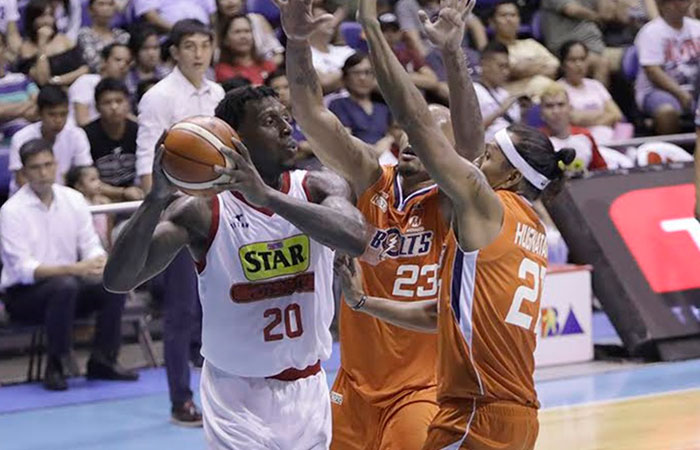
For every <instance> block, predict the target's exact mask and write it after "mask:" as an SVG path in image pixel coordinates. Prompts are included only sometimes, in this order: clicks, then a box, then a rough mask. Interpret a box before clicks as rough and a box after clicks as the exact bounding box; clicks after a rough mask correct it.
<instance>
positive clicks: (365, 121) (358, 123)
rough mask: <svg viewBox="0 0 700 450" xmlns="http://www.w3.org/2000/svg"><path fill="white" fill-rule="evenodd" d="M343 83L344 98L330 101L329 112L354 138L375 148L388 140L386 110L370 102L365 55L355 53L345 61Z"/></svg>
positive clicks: (372, 81) (371, 76)
mask: <svg viewBox="0 0 700 450" xmlns="http://www.w3.org/2000/svg"><path fill="white" fill-rule="evenodd" d="M343 83H344V84H345V89H346V90H347V94H339V96H338V98H334V99H333V100H331V101H330V103H329V104H328V109H329V110H331V111H332V112H333V113H334V114H335V115H336V116H338V118H339V119H340V121H341V122H342V123H343V125H345V127H346V128H348V129H349V130H350V132H351V133H352V135H353V136H355V137H356V138H358V139H360V140H362V141H364V142H367V143H368V144H373V145H374V144H377V142H378V141H379V140H380V139H382V138H384V137H386V136H387V133H388V131H389V125H390V124H391V122H392V118H391V113H390V112H389V107H388V106H386V105H385V104H384V103H378V102H375V101H373V100H372V91H373V90H374V85H375V79H374V70H372V64H370V62H369V58H367V55H365V54H363V53H354V54H353V55H352V56H350V57H349V58H348V59H347V61H345V65H343ZM387 148H388V146H387Z"/></svg>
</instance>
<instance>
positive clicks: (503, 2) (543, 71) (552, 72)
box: [489, 0, 559, 96]
mask: <svg viewBox="0 0 700 450" xmlns="http://www.w3.org/2000/svg"><path fill="white" fill-rule="evenodd" d="M489 23H490V24H491V26H492V27H493V29H494V32H495V36H494V39H495V40H496V41H497V42H500V43H501V44H503V45H505V46H506V47H507V48H508V62H509V66H510V77H509V79H508V84H507V86H506V89H507V90H508V91H510V92H528V93H530V94H533V95H536V96H539V94H540V93H541V92H542V90H544V89H546V87H547V86H549V84H550V83H551V80H552V79H554V77H556V75H557V70H558V69H559V60H558V59H557V57H556V56H554V55H553V54H552V53H550V51H549V50H547V48H546V47H545V46H544V45H542V44H540V43H539V42H537V41H536V40H534V39H518V30H519V29H520V12H519V10H518V4H517V2H516V0H500V1H499V2H498V3H496V6H495V7H494V8H493V11H492V13H491V18H490V19H489Z"/></svg>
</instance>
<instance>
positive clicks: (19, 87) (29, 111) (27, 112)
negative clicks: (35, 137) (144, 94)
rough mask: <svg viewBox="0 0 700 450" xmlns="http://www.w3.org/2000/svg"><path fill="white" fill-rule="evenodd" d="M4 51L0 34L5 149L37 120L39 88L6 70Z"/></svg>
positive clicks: (0, 103)
mask: <svg viewBox="0 0 700 450" xmlns="http://www.w3.org/2000/svg"><path fill="white" fill-rule="evenodd" d="M5 49H6V47H5V35H4V34H2V33H0V133H1V134H0V136H1V139H0V144H1V145H2V146H4V147H7V146H8V144H9V141H10V138H12V136H13V135H14V134H15V133H16V132H17V131H18V130H20V129H22V128H24V127H25V126H27V125H29V122H30V121H34V120H37V119H38V118H39V116H38V111H37V108H36V94H37V92H38V91H39V88H37V87H36V84H34V82H33V81H32V80H31V79H30V78H29V77H28V76H26V75H25V74H23V73H13V72H9V71H8V70H7V67H6V61H5Z"/></svg>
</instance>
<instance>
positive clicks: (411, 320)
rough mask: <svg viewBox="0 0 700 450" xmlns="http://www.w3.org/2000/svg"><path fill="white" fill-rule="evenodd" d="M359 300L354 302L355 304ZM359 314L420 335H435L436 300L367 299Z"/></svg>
mask: <svg viewBox="0 0 700 450" xmlns="http://www.w3.org/2000/svg"><path fill="white" fill-rule="evenodd" d="M358 301H359V299H357V300H355V302H354V303H355V304H357V302H358ZM359 312H362V313H365V314H369V315H370V316H372V317H376V318H377V319H380V320H383V321H384V322H388V323H390V324H392V325H396V326H397V327H401V328H405V329H407V330H411V331H418V332H420V333H437V300H421V301H415V302H399V301H396V300H389V299H386V298H379V297H367V300H366V302H365V304H364V306H363V307H362V309H360V310H359Z"/></svg>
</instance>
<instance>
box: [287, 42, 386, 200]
mask: <svg viewBox="0 0 700 450" xmlns="http://www.w3.org/2000/svg"><path fill="white" fill-rule="evenodd" d="M286 58H287V77H288V79H289V89H290V95H291V100H292V104H293V105H294V117H295V119H296V120H297V121H298V123H299V125H300V126H301V128H302V130H303V131H304V135H305V136H306V138H307V139H308V140H309V143H310V144H311V147H312V148H313V150H314V152H315V154H316V156H317V157H318V158H319V159H320V160H321V162H322V163H323V164H324V165H326V166H327V167H329V168H331V169H333V170H334V171H336V172H338V173H339V174H340V175H342V176H343V177H344V178H345V179H346V180H348V182H349V183H351V186H352V189H353V191H354V192H355V194H356V195H357V196H359V195H361V194H362V193H363V192H364V191H365V190H366V189H367V188H368V187H369V186H371V185H372V184H374V182H376V180H377V179H378V178H379V177H380V176H381V167H380V165H379V161H378V159H377V158H376V156H375V155H374V153H373V151H372V149H371V148H370V146H369V145H368V144H365V143H364V142H362V141H361V140H359V139H357V138H355V137H354V136H352V135H351V134H350V133H349V132H348V131H347V130H346V129H345V127H344V126H343V124H342V123H341V122H340V120H338V118H337V117H336V116H335V114H333V113H332V112H331V111H329V110H328V108H326V106H325V105H324V104H323V93H322V91H321V85H320V83H319V79H318V76H317V74H316V71H315V70H314V68H313V65H312V62H311V50H310V48H309V44H308V42H306V41H300V40H295V39H289V41H288V43H287V56H286Z"/></svg>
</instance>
